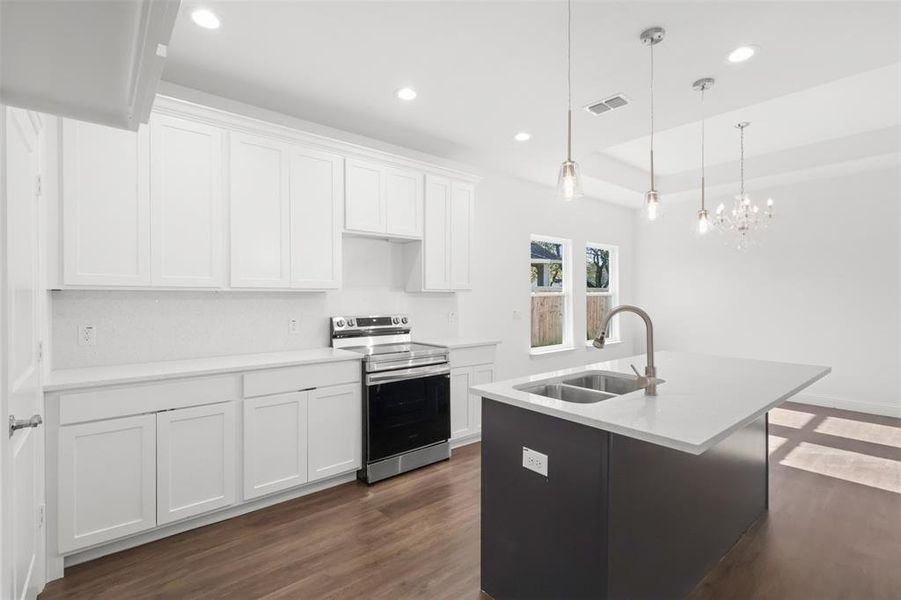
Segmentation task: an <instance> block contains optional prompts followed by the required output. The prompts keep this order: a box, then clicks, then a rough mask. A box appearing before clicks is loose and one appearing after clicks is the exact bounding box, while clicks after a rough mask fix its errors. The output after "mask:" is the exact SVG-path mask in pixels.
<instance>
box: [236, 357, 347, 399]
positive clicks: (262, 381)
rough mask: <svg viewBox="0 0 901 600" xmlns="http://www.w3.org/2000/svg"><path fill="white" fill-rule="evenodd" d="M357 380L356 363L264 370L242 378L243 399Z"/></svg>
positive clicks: (345, 362)
mask: <svg viewBox="0 0 901 600" xmlns="http://www.w3.org/2000/svg"><path fill="white" fill-rule="evenodd" d="M359 381H360V362H359V361H356V360H346V361H341V362H333V363H319V364H315V365H301V366H298V367H285V368H282V369H266V370H265V371H255V372H253V373H247V374H246V375H244V397H245V398H253V397H255V396H267V395H269V394H285V393H288V392H296V391H298V390H308V389H311V388H318V387H325V386H328V385H339V384H342V383H356V382H359Z"/></svg>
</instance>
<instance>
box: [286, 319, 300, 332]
mask: <svg viewBox="0 0 901 600" xmlns="http://www.w3.org/2000/svg"><path fill="white" fill-rule="evenodd" d="M288 333H291V334H295V333H300V319H291V320H289V321H288Z"/></svg>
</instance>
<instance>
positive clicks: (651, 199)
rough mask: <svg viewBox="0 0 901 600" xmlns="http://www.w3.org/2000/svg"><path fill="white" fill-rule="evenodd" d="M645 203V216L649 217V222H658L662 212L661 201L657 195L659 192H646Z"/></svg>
mask: <svg viewBox="0 0 901 600" xmlns="http://www.w3.org/2000/svg"><path fill="white" fill-rule="evenodd" d="M644 202H645V216H647V218H648V221H656V220H657V215H658V214H659V212H660V199H659V197H658V195H657V190H648V191H647V192H645V194H644Z"/></svg>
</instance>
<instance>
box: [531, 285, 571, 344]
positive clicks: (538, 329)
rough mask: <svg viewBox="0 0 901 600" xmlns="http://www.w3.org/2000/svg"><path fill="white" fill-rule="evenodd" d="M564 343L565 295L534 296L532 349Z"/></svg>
mask: <svg viewBox="0 0 901 600" xmlns="http://www.w3.org/2000/svg"><path fill="white" fill-rule="evenodd" d="M562 343H563V294H550V295H547V296H532V347H533V348H537V347H539V346H552V345H554V344H562Z"/></svg>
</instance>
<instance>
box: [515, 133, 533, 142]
mask: <svg viewBox="0 0 901 600" xmlns="http://www.w3.org/2000/svg"><path fill="white" fill-rule="evenodd" d="M513 139H514V140H516V141H517V142H528V141H529V140H531V139H532V134H531V133H529V132H528V131H520V132H519V133H517V134H516V135H514V136H513Z"/></svg>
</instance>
